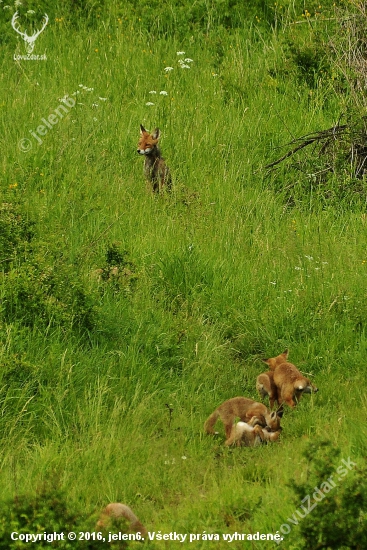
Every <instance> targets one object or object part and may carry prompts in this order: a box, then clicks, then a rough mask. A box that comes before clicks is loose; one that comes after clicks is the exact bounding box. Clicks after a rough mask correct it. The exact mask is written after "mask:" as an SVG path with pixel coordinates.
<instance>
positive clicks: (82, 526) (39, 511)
mask: <svg viewBox="0 0 367 550" xmlns="http://www.w3.org/2000/svg"><path fill="white" fill-rule="evenodd" d="M125 527H126V526H125V525H124V522H122V523H121V522H120V521H119V522H118V524H117V522H114V523H112V524H111V525H110V526H109V528H110V529H111V530H112V531H120V532H124V531H125V532H126V530H125ZM69 532H73V533H75V534H76V536H77V540H69V539H68V537H67V534H68V533H69ZM80 532H96V535H95V536H96V537H97V532H98V531H96V529H95V521H93V518H89V519H88V518H85V517H83V516H82V515H81V514H80V512H78V511H76V510H73V509H71V508H70V507H69V505H68V503H67V501H66V497H65V494H64V493H63V492H62V491H61V490H60V489H59V488H57V487H56V488H55V487H51V483H50V484H46V485H45V486H43V487H42V488H41V489H40V490H39V491H38V492H37V493H36V495H35V496H31V495H21V496H17V497H15V498H14V499H12V500H8V501H5V502H2V503H0V550H19V549H22V548H24V549H25V548H29V545H30V544H32V543H30V542H25V541H22V540H19V538H22V535H25V534H27V533H28V534H29V533H34V534H38V533H39V534H40V535H41V536H43V535H44V533H46V534H48V535H49V536H52V535H53V533H58V534H61V533H63V535H64V536H63V540H57V541H56V542H55V544H53V543H52V540H51V539H50V538H49V540H47V538H46V540H37V543H36V546H37V548H44V547H47V548H50V547H54V546H56V547H57V548H59V549H60V550H72V549H75V548H81V549H85V550H97V549H98V550H100V549H101V547H102V546H103V548H115V549H116V550H117V548H119V549H122V548H127V546H128V544H127V542H121V541H120V542H119V543H117V544H116V543H110V544H109V543H108V542H107V540H108V539H106V542H105V543H102V542H101V540H100V539H99V540H89V541H86V540H78V538H79V533H80ZM12 533H16V535H15V536H16V537H17V540H12V538H11V534H12ZM98 536H99V537H100V538H101V537H102V536H105V538H106V537H108V535H107V534H106V533H103V532H102V531H100V533H99V535H98ZM33 544H34V543H33Z"/></svg>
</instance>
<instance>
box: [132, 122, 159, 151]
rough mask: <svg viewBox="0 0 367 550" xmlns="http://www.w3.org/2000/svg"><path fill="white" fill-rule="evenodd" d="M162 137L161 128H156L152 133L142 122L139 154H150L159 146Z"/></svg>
mask: <svg viewBox="0 0 367 550" xmlns="http://www.w3.org/2000/svg"><path fill="white" fill-rule="evenodd" d="M159 138H160V131H159V128H156V129H155V130H154V131H153V132H152V133H151V134H150V133H149V132H148V131H147V130H146V129H145V128H144V126H143V125H142V124H140V139H139V142H138V150H137V152H138V154H139V155H150V154H151V153H152V151H154V149H155V148H156V147H157V143H158V141H159Z"/></svg>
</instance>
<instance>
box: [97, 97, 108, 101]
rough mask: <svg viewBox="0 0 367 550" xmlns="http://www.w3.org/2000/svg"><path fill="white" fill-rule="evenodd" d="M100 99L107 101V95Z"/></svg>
mask: <svg viewBox="0 0 367 550" xmlns="http://www.w3.org/2000/svg"><path fill="white" fill-rule="evenodd" d="M98 99H100V100H101V101H107V97H99V98H98Z"/></svg>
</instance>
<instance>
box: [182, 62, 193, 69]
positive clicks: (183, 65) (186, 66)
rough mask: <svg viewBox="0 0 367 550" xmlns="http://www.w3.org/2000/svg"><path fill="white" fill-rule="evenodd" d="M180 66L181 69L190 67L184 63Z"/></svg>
mask: <svg viewBox="0 0 367 550" xmlns="http://www.w3.org/2000/svg"><path fill="white" fill-rule="evenodd" d="M180 67H181V69H191V67H190V65H185V64H184V63H183V64H182V65H180Z"/></svg>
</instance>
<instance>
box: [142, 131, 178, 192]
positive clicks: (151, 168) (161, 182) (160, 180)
mask: <svg viewBox="0 0 367 550" xmlns="http://www.w3.org/2000/svg"><path fill="white" fill-rule="evenodd" d="M159 138H160V131H159V128H156V129H155V130H154V131H153V132H152V133H151V134H150V133H149V132H148V131H147V130H146V129H145V128H144V126H143V125H142V124H140V139H139V143H138V153H139V155H144V156H145V161H144V174H145V178H146V180H147V182H148V183H149V186H151V188H152V189H153V191H154V193H159V192H160V191H162V190H163V188H164V187H167V188H169V187H170V186H171V174H170V171H169V168H168V166H167V165H166V163H165V160H164V158H163V157H162V155H161V151H160V149H159V147H158V141H159Z"/></svg>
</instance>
